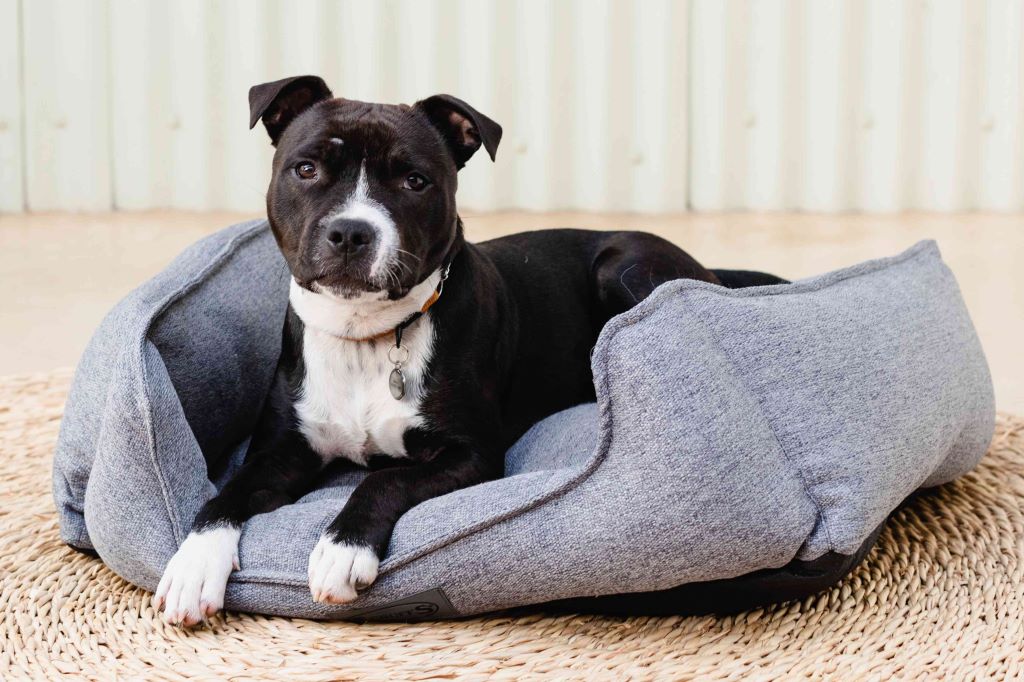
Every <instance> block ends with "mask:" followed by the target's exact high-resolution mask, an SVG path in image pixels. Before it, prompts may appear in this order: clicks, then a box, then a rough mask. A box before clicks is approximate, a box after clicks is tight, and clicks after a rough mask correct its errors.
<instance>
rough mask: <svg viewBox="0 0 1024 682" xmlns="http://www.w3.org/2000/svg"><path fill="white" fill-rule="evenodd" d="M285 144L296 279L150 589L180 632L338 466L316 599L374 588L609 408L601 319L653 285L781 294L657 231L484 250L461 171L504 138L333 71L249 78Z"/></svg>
mask: <svg viewBox="0 0 1024 682" xmlns="http://www.w3.org/2000/svg"><path fill="white" fill-rule="evenodd" d="M249 104H250V128H252V127H254V126H255V125H256V124H257V123H258V122H260V121H262V122H263V125H264V127H265V128H266V131H267V133H268V134H269V135H270V140H271V143H272V145H273V146H274V147H275V148H276V151H275V154H274V161H273V169H272V172H273V174H272V178H271V180H270V186H269V190H268V193H267V215H268V220H269V223H270V227H271V229H272V231H273V234H274V237H275V239H276V240H277V244H278V246H279V247H280V250H281V253H282V254H283V255H284V259H285V261H286V262H287V264H288V267H289V269H290V271H291V276H292V279H291V283H290V291H289V307H288V311H287V317H286V322H285V326H284V331H283V343H282V350H281V357H280V361H279V363H278V366H277V368H276V372H275V376H274V380H273V384H272V388H271V390H270V395H269V396H268V398H267V401H266V404H265V407H264V411H263V415H262V417H261V418H260V420H259V424H258V426H257V428H256V431H255V433H254V434H253V437H252V441H251V446H250V448H249V452H248V453H247V455H246V460H245V462H244V464H243V465H242V467H241V468H240V470H239V471H238V472H237V473H236V474H235V475H234V476H233V478H232V479H231V480H230V481H229V482H228V483H227V484H226V485H225V486H224V487H223V489H222V490H221V491H220V492H219V493H218V494H217V495H216V496H215V497H214V498H213V499H211V500H210V501H209V502H207V503H206V504H205V506H203V507H202V509H201V511H200V512H199V514H198V515H197V517H196V518H195V521H194V523H193V526H192V530H191V533H190V534H189V535H188V537H187V538H186V539H185V541H184V542H183V543H182V545H181V547H180V548H179V549H178V551H177V553H176V554H175V555H174V556H173V557H172V558H171V560H170V562H169V563H168V565H167V567H166V569H165V572H164V575H163V578H162V579H161V581H160V584H159V587H158V589H157V591H156V594H155V596H154V603H155V605H156V607H157V608H158V609H161V610H163V613H164V618H165V620H166V621H168V622H170V623H176V624H182V625H194V624H196V623H198V622H200V621H201V620H205V619H206V618H207V617H209V616H211V615H213V614H214V613H215V612H216V611H218V610H219V609H220V608H222V606H223V601H224V592H225V586H226V584H227V581H228V577H229V575H230V574H231V572H232V570H238V569H239V564H238V541H239V537H240V534H241V528H242V525H243V524H244V523H245V521H246V520H247V519H249V518H250V517H251V516H253V515H255V514H260V513H264V512H269V511H272V510H274V509H276V508H278V507H280V506H282V505H285V504H288V503H291V502H293V501H295V500H297V499H298V498H299V497H301V496H302V495H304V494H305V493H307V492H308V491H309V490H310V489H312V488H313V487H314V484H315V482H316V480H317V476H318V474H319V473H320V472H321V471H322V470H323V469H324V467H325V466H326V465H327V464H328V463H329V462H331V461H332V460H335V459H338V458H344V459H347V460H350V461H351V462H354V463H355V464H357V465H362V466H367V467H369V468H370V469H371V471H370V473H369V474H368V475H367V476H366V478H365V479H364V480H363V481H362V482H361V483H360V484H359V485H358V486H357V487H356V488H355V490H354V491H353V493H352V494H351V496H350V497H349V499H348V500H347V502H346V503H345V504H344V506H343V508H342V509H340V510H339V513H338V515H337V517H336V518H335V519H334V520H333V522H332V523H331V524H330V525H329V526H328V527H327V529H326V530H325V531H324V532H323V534H322V535H321V537H320V538H319V541H318V543H317V544H316V547H315V549H314V550H313V551H312V553H311V555H310V557H309V588H310V592H311V596H312V598H313V599H314V600H316V601H319V602H325V603H332V604H339V603H347V602H351V601H353V600H354V599H356V597H357V595H358V591H359V590H360V589H362V588H364V587H366V586H368V585H370V584H371V583H372V582H373V581H374V579H375V578H376V576H377V568H378V563H379V562H380V560H381V559H382V558H383V556H384V555H385V552H386V551H387V547H388V543H389V541H390V538H391V534H392V530H393V529H394V526H395V524H396V522H397V521H398V519H399V517H401V516H402V514H404V513H405V512H406V511H408V510H409V509H410V508H412V507H413V506H415V505H417V504H419V503H421V502H423V501H425V500H428V499H431V498H433V497H437V496H439V495H444V494H446V493H450V492H452V491H455V490H458V489H460V488H464V487H467V486H471V485H475V484H478V483H482V482H484V481H487V480H490V479H494V478H496V477H499V476H501V475H502V471H503V465H504V453H505V451H506V450H507V449H508V447H509V446H511V445H512V444H513V443H514V442H515V441H516V440H517V439H518V438H519V437H520V436H521V435H522V434H523V433H525V432H526V430H527V429H529V428H530V427H531V426H532V425H533V424H535V423H536V422H538V421H539V420H541V419H543V418H544V417H546V416H548V415H551V414H553V413H555V412H558V411H560V410H563V409H565V408H568V407H571V406H573V405H577V404H580V403H584V402H588V401H593V400H594V399H595V393H594V384H593V377H592V375H591V368H590V352H591V350H592V348H593V346H594V344H595V342H596V340H597V336H598V334H599V333H600V331H601V328H602V327H603V326H604V324H605V323H606V322H607V321H608V320H609V319H610V318H611V317H613V316H615V315H617V314H619V313H622V312H623V311H625V310H628V309H629V308H631V307H633V306H634V305H636V304H637V303H639V302H640V301H642V300H643V299H644V298H645V297H647V296H648V295H649V294H650V293H651V291H653V290H654V289H655V288H656V287H657V286H658V285H660V284H662V283H664V282H667V281H669V280H674V279H678V278H690V279H695V280H700V281H704V282H710V283H713V284H723V285H725V286H733V287H735V286H749V285H759V284H773V283H777V282H780V281H782V280H780V279H778V278H775V277H773V276H771V275H765V274H762V273H754V272H745V271H727V270H719V271H714V272H712V271H711V270H708V269H707V268H705V267H703V266H702V265H701V264H700V263H698V262H697V261H696V260H694V259H693V258H692V257H691V256H690V255H688V254H687V253H686V252H684V251H682V250H681V249H679V248H678V247H676V246H674V245H673V244H671V243H669V242H668V241H665V240H663V239H661V238H659V237H656V236H653V235H650V234H645V233H642V232H597V231H587V230H575V229H555V230H542V231H537V232H529V233H523V234H516V235H512V236H508V237H503V238H500V239H494V240H491V241H487V242H483V243H480V244H471V243H469V242H467V241H466V240H465V238H464V235H463V225H462V221H461V220H460V218H459V215H458V213H457V211H456V203H455V194H456V188H457V185H458V171H459V170H460V169H461V168H462V167H463V166H464V165H465V164H466V162H467V161H468V160H469V159H470V158H471V157H472V156H473V155H474V153H476V152H477V150H479V149H480V148H481V147H482V148H483V149H484V150H485V151H486V153H487V154H488V155H489V156H490V157H491V159H492V160H493V159H494V157H495V153H496V151H497V148H498V143H499V141H500V140H501V134H502V130H501V127H500V126H499V125H498V124H497V123H495V122H494V121H492V120H491V119H490V118H488V117H487V116H485V115H483V114H481V113H480V112H478V111H476V110H475V109H474V108H473V107H471V106H470V105H469V104H467V103H465V102H463V101H462V100H459V99H457V98H455V97H452V96H449V95H435V96H433V97H429V98H427V99H424V100H422V101H420V102H417V103H416V104H414V105H412V106H407V105H385V104H368V103H364V102H358V101H353V100H346V99H341V98H334V97H333V95H332V94H331V91H330V89H329V88H328V87H327V85H326V84H325V83H324V81H323V80H322V79H321V78H318V77H316V76H298V77H294V78H286V79H283V80H279V81H275V82H272V83H265V84H262V85H256V86H254V87H253V88H252V89H251V90H250V92H249Z"/></svg>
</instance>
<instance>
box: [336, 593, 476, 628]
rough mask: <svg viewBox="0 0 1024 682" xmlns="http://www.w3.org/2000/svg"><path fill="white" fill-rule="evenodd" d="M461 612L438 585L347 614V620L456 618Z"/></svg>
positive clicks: (402, 620) (403, 620)
mask: <svg viewBox="0 0 1024 682" xmlns="http://www.w3.org/2000/svg"><path fill="white" fill-rule="evenodd" d="M458 615H459V612H458V611H456V610H455V607H454V606H452V603H451V602H450V601H448V597H447V596H445V593H444V592H443V591H442V590H441V588H440V587H437V588H435V589H433V590H427V591H426V592H420V593H419V594H414V595H412V596H411V597H406V598H405V599H399V600H398V601H393V602H391V603H390V604H384V605H383V606H373V607H370V608H368V609H360V610H359V611H353V612H352V613H348V614H345V616H344V618H345V619H346V620H363V621H365V620H378V621H383V620H394V621H401V622H409V621H414V620H436V619H439V618H454V617H455V616H458Z"/></svg>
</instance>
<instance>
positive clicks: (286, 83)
mask: <svg viewBox="0 0 1024 682" xmlns="http://www.w3.org/2000/svg"><path fill="white" fill-rule="evenodd" d="M330 97H331V89H330V88H328V87H327V83H324V80H323V79H322V78H320V77H319V76H292V77H291V78H282V79H281V80H279V81H273V82H271V83H261V84H260V85H254V86H252V87H251V88H249V129H250V130H251V129H252V128H253V127H254V126H255V125H256V122H257V121H259V120H260V119H261V118H262V119H263V125H264V126H265V127H266V129H267V133H268V134H269V135H270V143H271V144H273V145H274V146H275V147H276V146H277V141H278V139H280V137H281V133H283V132H284V129H285V128H287V127H288V124H289V123H291V122H292V120H293V119H294V118H295V117H296V116H298V115H299V114H301V113H302V112H303V111H305V110H306V109H308V108H310V107H311V106H313V105H314V104H316V103H317V102H319V101H320V100H325V99H330Z"/></svg>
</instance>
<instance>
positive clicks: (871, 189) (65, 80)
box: [0, 0, 1024, 211]
mask: <svg viewBox="0 0 1024 682" xmlns="http://www.w3.org/2000/svg"><path fill="white" fill-rule="evenodd" d="M1022 33H1024V12H1022V0H930V1H929V0H907V1H906V2H898V1H893V0H724V1H723V0H692V1H690V2H686V1H685V0H637V1H636V2H629V1H627V0H560V1H558V2H549V1H546V0H516V1H511V0H389V1H386V2H370V1H368V0H344V1H340V2H336V1H330V0H307V1H306V2H302V3H298V2H284V1H280V2H279V1H275V0H213V1H207V0H179V1H177V2H174V3H168V2H160V1H158V0H94V1H92V2H87V1H85V0H0V92H2V93H3V94H2V98H0V210H6V211H11V210H20V209H21V208H23V207H27V208H29V209H32V210H47V209H89V210H92V209H99V210H103V209H109V208H111V207H115V208H125V209H138V208H150V207H180V208H190V209H206V208H225V209H241V210H259V209H260V208H261V205H262V200H263V199H262V197H263V192H264V190H265V185H266V179H267V173H268V165H269V158H270V154H271V149H270V147H269V144H267V140H266V136H265V135H264V133H263V132H262V131H259V130H257V131H254V132H250V131H249V130H248V129H247V128H246V122H247V110H246V106H247V105H246V92H247V89H248V87H249V86H250V85H251V84H253V83H256V82H261V81H265V80H272V79H275V78H279V77H282V76H284V75H290V74H294V73H300V72H313V73H319V74H321V75H323V76H324V77H325V78H326V79H327V81H328V83H329V84H330V85H331V86H332V88H333V89H334V91H335V92H336V93H338V94H340V95H343V96H345V97H351V98H356V99H370V100H381V101H405V102H410V101H413V100H415V99H418V98H421V97H424V96H427V95H429V94H433V93H435V92H452V93H454V94H458V95H459V96H461V97H462V98H464V99H466V100H467V101H469V102H471V103H472V104H474V105H476V106H477V107H478V108H479V109H481V110H482V111H484V112H486V113H488V114H491V115H492V116H493V117H494V118H496V119H497V120H498V121H500V122H501V123H502V124H503V125H504V127H505V130H506V137H505V140H504V141H503V144H502V149H501V150H500V153H499V157H498V163H497V164H496V165H495V166H493V167H490V166H489V164H488V163H487V162H486V161H485V159H484V158H483V156H481V157H480V158H479V159H475V160H474V161H473V162H472V163H471V164H470V166H469V168H468V169H467V170H466V171H465V172H464V173H463V178H462V187H461V190H460V201H461V204H462V205H463V206H465V207H468V208H474V209H495V208H527V209H558V208H580V209H593V210H638V211H679V210H684V209H686V208H688V207H689V208H695V209H698V210H734V209H807V210H825V211H841V210H851V209H864V210H869V211H890V210H899V209H904V208H924V209H934V210H961V209H973V208H982V209H997V210H1019V209H1022V208H1024V107H1022V101H1021V86H1022V76H1024V72H1022V59H1024V51H1022V45H1021V36H1022Z"/></svg>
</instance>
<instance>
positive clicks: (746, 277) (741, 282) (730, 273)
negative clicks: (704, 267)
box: [711, 269, 789, 289]
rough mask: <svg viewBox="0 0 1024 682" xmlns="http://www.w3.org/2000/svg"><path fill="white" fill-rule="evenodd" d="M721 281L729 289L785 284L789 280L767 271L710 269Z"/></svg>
mask: <svg viewBox="0 0 1024 682" xmlns="http://www.w3.org/2000/svg"><path fill="white" fill-rule="evenodd" d="M711 272H713V273H715V276H717V277H718V279H719V280H720V281H721V282H722V285H723V286H725V287H728V288H729V289H743V288H744V287H763V286H768V285H770V284H787V283H788V282H789V280H786V279H782V278H781V277H776V276H775V275H770V274H768V273H767V272H757V271H755V270H714V269H713V270H711Z"/></svg>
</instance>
